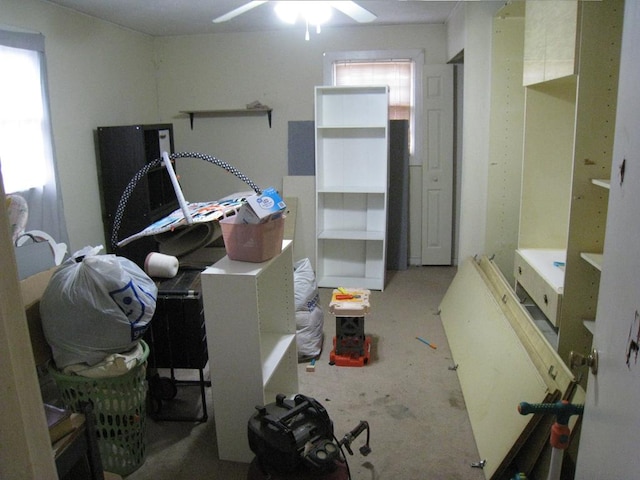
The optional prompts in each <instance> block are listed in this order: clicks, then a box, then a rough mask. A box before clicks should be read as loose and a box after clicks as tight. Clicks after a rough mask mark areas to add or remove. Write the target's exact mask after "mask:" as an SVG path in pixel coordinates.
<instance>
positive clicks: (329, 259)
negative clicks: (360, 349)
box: [315, 86, 389, 290]
mask: <svg viewBox="0 0 640 480" xmlns="http://www.w3.org/2000/svg"><path fill="white" fill-rule="evenodd" d="M388 110H389V89H388V87H387V86H369V87H316V89H315V124H316V131H315V137H316V138H315V139H316V213H317V216H316V276H317V281H318V286H320V287H329V288H336V287H361V288H367V289H372V290H383V289H384V283H385V265H386V241H387V233H386V232H387V205H388V184H389V113H388Z"/></svg>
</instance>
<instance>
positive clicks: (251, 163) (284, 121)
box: [156, 25, 446, 258]
mask: <svg viewBox="0 0 640 480" xmlns="http://www.w3.org/2000/svg"><path fill="white" fill-rule="evenodd" d="M156 47H157V48H156V51H157V64H158V86H159V87H158V92H159V104H160V116H161V121H163V122H165V121H166V122H172V123H173V124H174V131H175V140H176V149H177V150H195V151H200V152H202V153H207V154H210V155H214V156H217V157H219V158H220V159H222V160H225V161H228V162H229V163H231V164H233V166H235V167H236V168H239V169H240V170H242V171H243V172H244V173H246V174H247V175H248V176H249V177H250V178H251V179H252V180H254V181H255V182H256V183H257V184H258V185H259V186H261V187H267V186H271V185H272V186H275V187H276V188H281V187H282V177H283V176H286V175H287V174H288V173H287V165H288V159H287V140H288V138H287V133H288V131H287V125H288V122H289V121H292V120H313V109H314V104H313V91H314V86H316V85H322V83H323V52H328V51H353V50H404V49H424V52H425V63H426V64H434V63H436V64H443V63H445V61H446V28H445V26H444V25H431V26H420V25H412V26H404V27H390V26H387V27H374V26H366V27H362V26H361V27H353V28H340V29H337V28H336V29H331V28H324V29H323V31H322V33H321V34H320V35H315V34H313V35H312V36H311V40H310V41H308V42H306V41H305V40H304V32H303V29H302V28H300V29H292V30H287V31H278V32H276V31H273V32H254V33H241V34H234V33H226V34H212V35H198V36H184V37H166V38H158V39H157V40H156ZM253 100H258V101H260V102H261V103H264V104H267V105H269V106H271V107H273V109H274V111H273V127H272V128H271V129H269V128H268V126H267V121H266V119H265V118H263V117H237V118H196V120H195V123H194V129H193V130H190V128H189V121H188V119H187V118H186V117H184V116H182V117H180V116H179V112H180V111H184V110H189V109H198V110H203V109H226V108H244V106H245V104H247V103H249V102H251V101H253ZM417 168H418V170H420V168H421V167H417ZM414 170H415V168H414V169H412V175H413V174H414ZM178 171H179V173H180V175H181V182H182V185H183V186H184V189H185V195H186V196H187V199H189V200H191V201H196V200H212V199H216V198H219V197H221V196H223V195H226V194H229V193H232V192H234V191H238V190H246V188H247V187H246V186H245V185H244V184H242V182H239V181H235V180H234V179H233V177H231V176H230V175H229V174H227V173H226V172H224V171H222V170H221V169H219V168H217V167H212V166H210V165H207V164H205V163H203V162H199V161H197V160H184V161H183V160H181V161H180V163H179V164H178ZM420 178H421V177H419V178H418V181H416V182H412V185H413V187H412V189H415V188H416V187H415V185H417V186H418V187H417V188H420V186H421V180H420ZM413 193H414V192H412V195H411V198H412V202H411V205H410V210H412V211H417V212H419V211H420V208H421V204H420V198H421V195H420V191H418V192H417V195H414V194H413ZM309 195H310V196H311V199H310V200H308V201H311V202H314V199H313V192H309ZM418 218H420V217H419V215H418ZM411 231H412V232H413V234H414V236H415V235H416V234H417V235H418V236H419V234H420V228H419V225H418V226H417V227H416V228H413V229H412V230H411ZM416 243H417V245H418V246H419V245H420V239H419V237H418V241H417V242H413V244H416ZM417 256H418V258H419V257H420V255H419V251H418V255H417Z"/></svg>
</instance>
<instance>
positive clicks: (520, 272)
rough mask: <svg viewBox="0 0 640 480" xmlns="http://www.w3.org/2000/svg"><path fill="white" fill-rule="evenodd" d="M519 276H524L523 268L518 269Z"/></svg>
mask: <svg viewBox="0 0 640 480" xmlns="http://www.w3.org/2000/svg"><path fill="white" fill-rule="evenodd" d="M518 275H522V267H518Z"/></svg>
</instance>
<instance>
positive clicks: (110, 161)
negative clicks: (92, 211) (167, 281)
mask: <svg viewBox="0 0 640 480" xmlns="http://www.w3.org/2000/svg"><path fill="white" fill-rule="evenodd" d="M97 142H98V175H99V185H100V191H101V196H102V216H103V225H104V233H105V239H106V242H107V245H106V247H107V251H108V252H110V253H116V254H117V255H120V256H123V257H127V258H129V259H131V260H133V261H134V262H135V263H137V264H138V265H139V266H141V267H142V266H143V264H144V259H145V258H146V256H147V254H148V253H149V252H151V251H156V250H157V246H156V243H155V241H154V240H153V239H152V238H151V237H149V238H144V239H140V240H136V241H135V242H132V243H130V244H129V245H125V246H124V247H120V248H116V247H115V246H114V245H112V242H111V236H112V232H113V224H114V218H115V216H116V211H117V208H118V204H119V203H120V199H121V197H122V195H123V193H124V191H125V188H126V187H127V185H128V184H129V182H130V181H131V180H132V178H133V177H134V175H135V174H136V173H137V172H138V171H140V169H142V168H143V167H144V166H145V165H146V164H148V163H150V162H153V161H154V160H156V159H160V158H161V157H162V152H163V151H167V152H169V153H173V152H174V144H173V126H172V125H171V124H158V125H126V126H113V127H98V130H97ZM176 208H178V201H177V198H176V195H175V192H174V190H173V186H172V184H171V179H170V178H169V174H168V172H167V169H166V168H165V167H164V166H163V165H162V164H160V165H159V166H157V167H154V168H152V169H151V170H150V171H149V172H148V173H147V175H144V176H143V177H142V178H140V180H139V181H138V183H137V185H136V187H135V188H134V189H133V191H132V194H131V197H130V198H129V201H128V203H127V206H126V208H125V210H124V213H123V216H122V221H121V224H120V228H119V231H118V238H117V239H118V240H122V239H123V238H126V237H128V236H129V235H132V234H134V233H137V232H139V231H140V230H142V229H144V228H145V227H147V226H148V225H150V224H151V223H153V222H154V221H156V220H158V219H160V218H162V217H163V216H165V215H167V214H168V213H170V212H172V211H173V210H175V209H176Z"/></svg>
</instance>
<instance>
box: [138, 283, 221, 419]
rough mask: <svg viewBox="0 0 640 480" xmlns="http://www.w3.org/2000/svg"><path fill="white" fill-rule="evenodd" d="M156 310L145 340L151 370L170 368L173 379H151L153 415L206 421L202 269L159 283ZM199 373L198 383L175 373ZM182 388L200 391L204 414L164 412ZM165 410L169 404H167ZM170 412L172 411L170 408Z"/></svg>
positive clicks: (152, 377) (205, 348)
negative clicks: (181, 377) (193, 388)
mask: <svg viewBox="0 0 640 480" xmlns="http://www.w3.org/2000/svg"><path fill="white" fill-rule="evenodd" d="M157 285H158V300H157V303H156V311H155V313H154V315H153V319H152V320H151V323H150V327H149V328H148V330H147V332H146V333H145V336H144V339H145V341H146V342H147V343H148V344H149V359H148V368H149V370H150V372H151V371H154V370H157V369H169V370H170V378H166V377H160V376H159V375H158V374H155V375H152V376H151V377H150V378H149V393H150V397H151V398H150V399H151V401H152V402H153V403H152V404H151V405H150V414H151V415H152V416H153V417H154V418H156V419H158V420H186V421H193V420H199V421H203V422H204V421H206V420H207V400H206V391H205V387H208V386H211V382H210V381H207V380H205V378H204V369H205V367H206V365H207V362H208V360H209V352H208V350H207V333H206V330H205V320H204V307H203V301H202V287H201V282H200V270H180V271H179V272H178V274H177V275H176V276H175V277H174V278H170V279H166V280H162V281H158V282H157ZM177 369H186V370H198V374H199V379H198V380H178V379H177V378H176V375H175V370H177ZM179 386H195V387H199V388H200V404H201V407H202V411H201V415H200V416H196V417H192V416H187V415H184V414H177V415H176V414H175V413H174V414H172V413H171V412H166V411H163V402H165V401H171V400H173V399H174V398H175V396H176V395H177V394H178V389H177V387H179ZM164 405H165V407H169V405H167V404H164ZM169 410H171V409H169Z"/></svg>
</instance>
